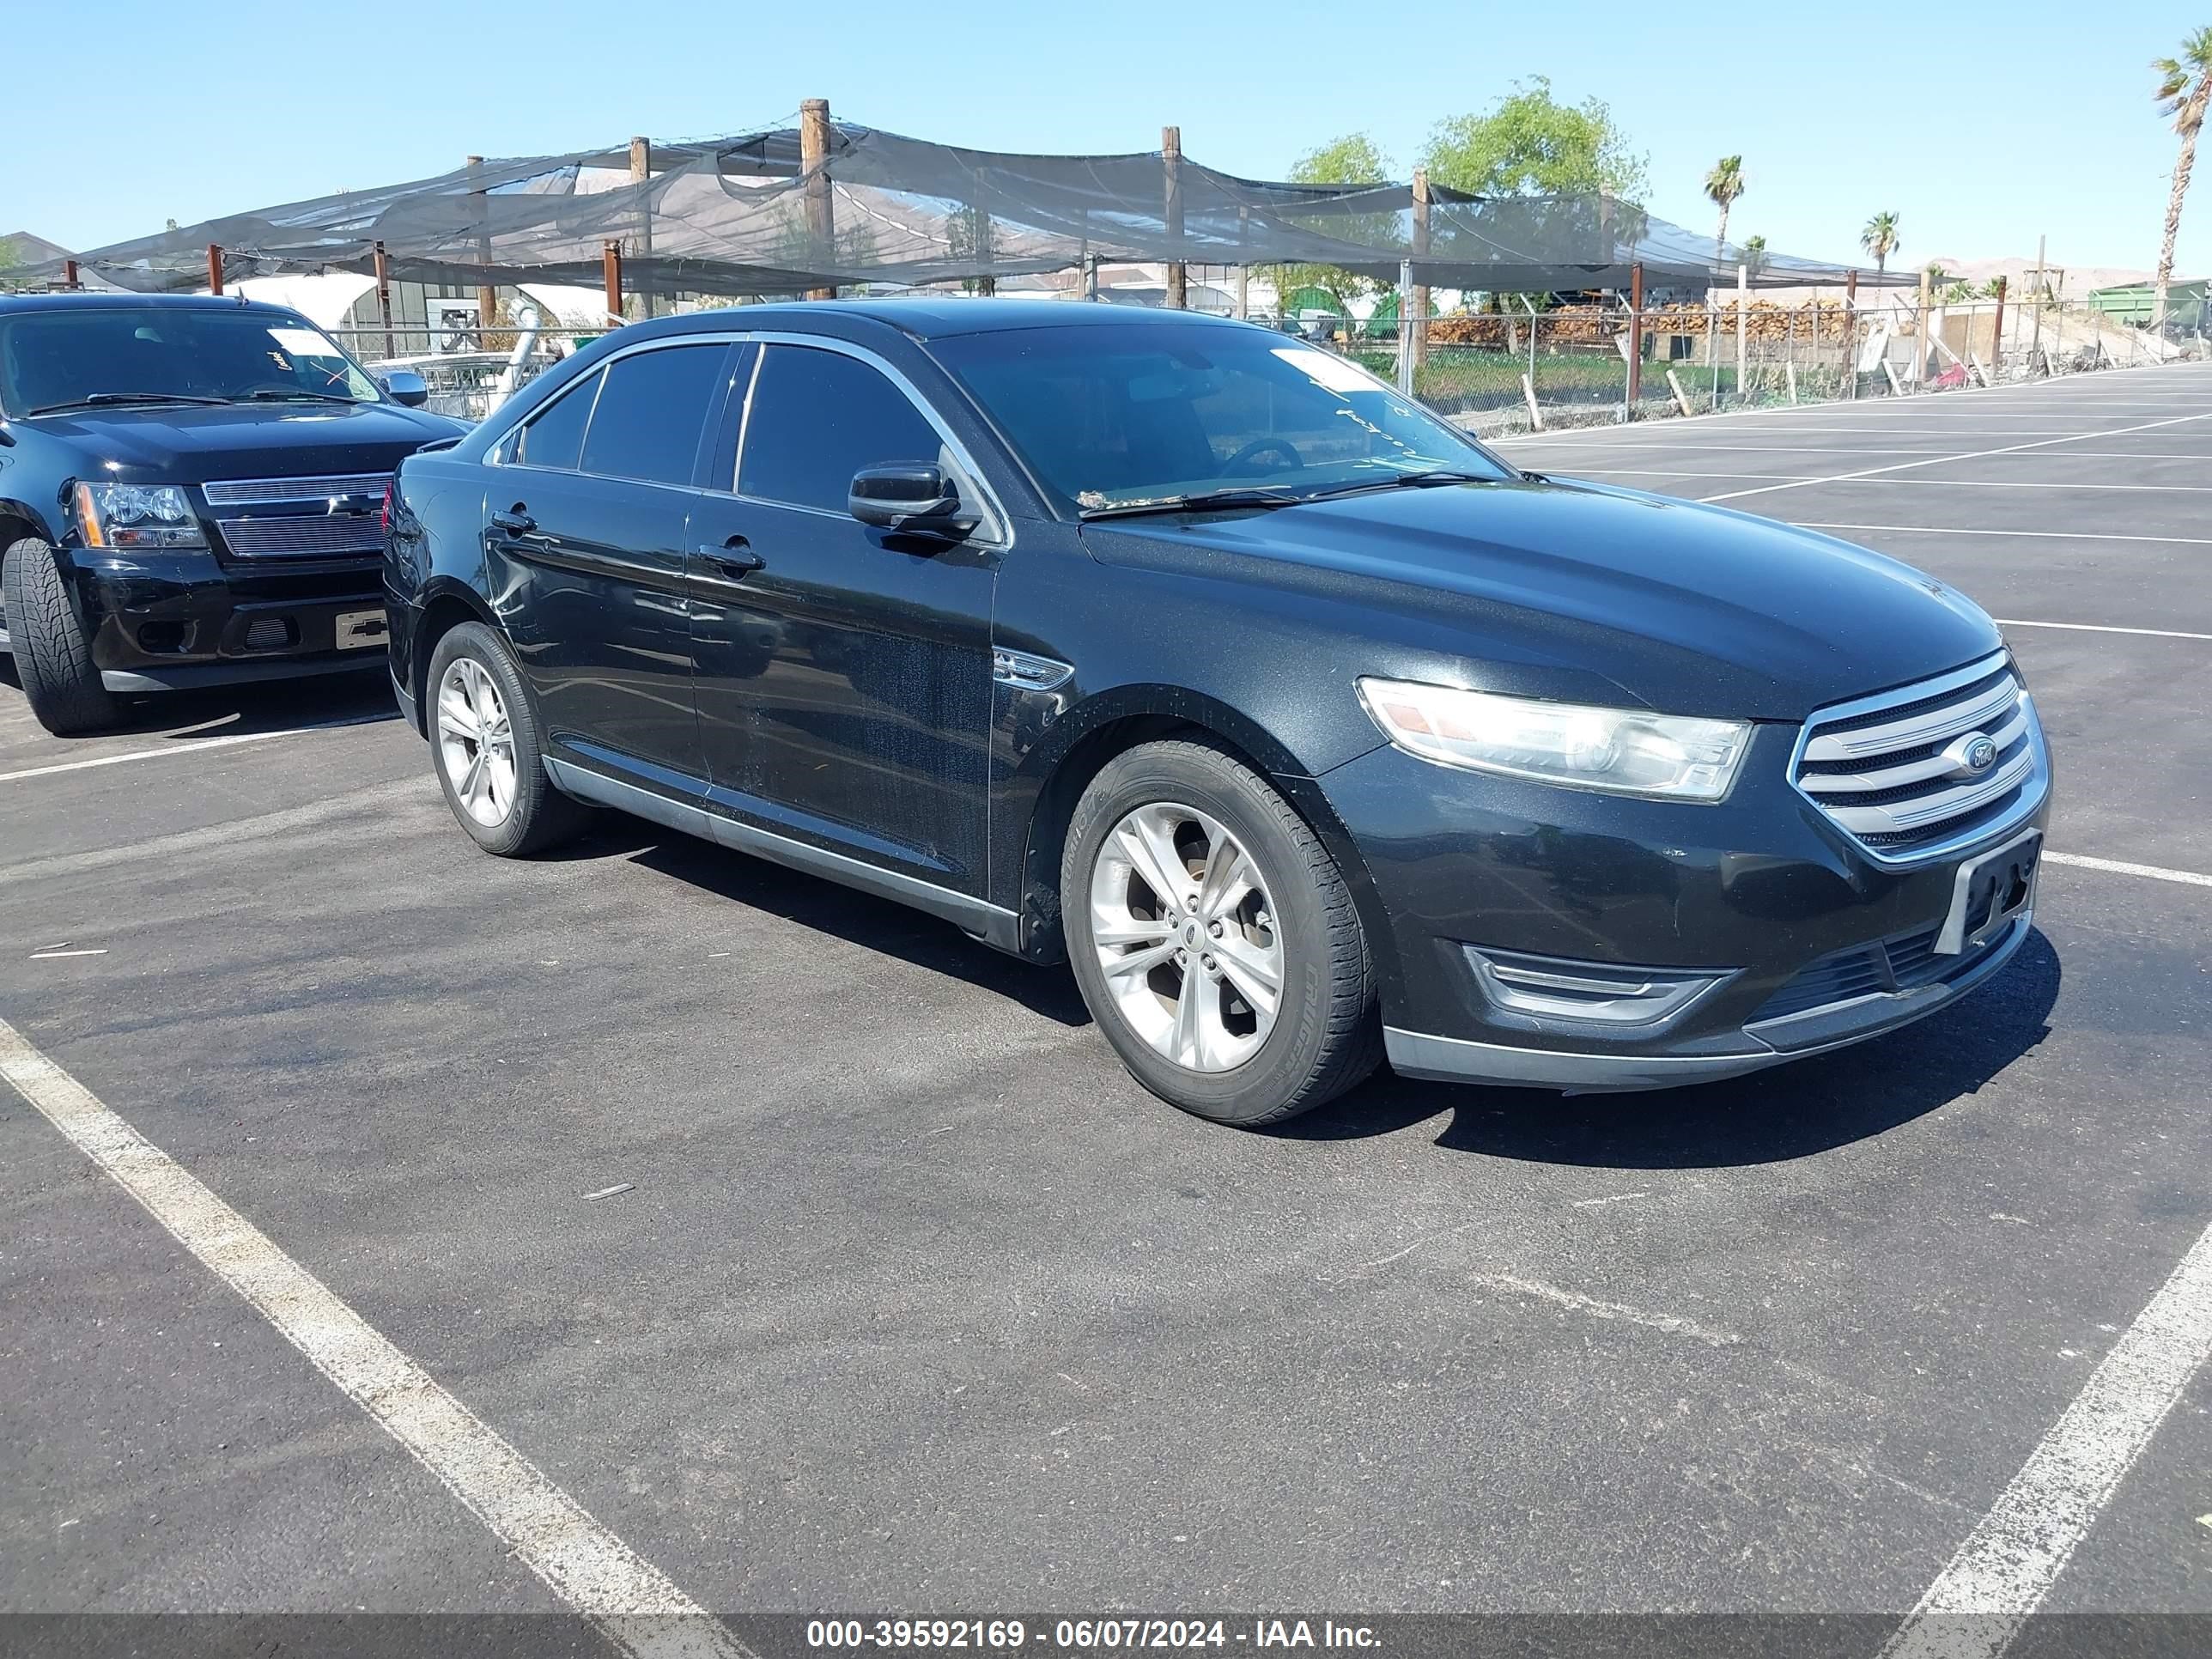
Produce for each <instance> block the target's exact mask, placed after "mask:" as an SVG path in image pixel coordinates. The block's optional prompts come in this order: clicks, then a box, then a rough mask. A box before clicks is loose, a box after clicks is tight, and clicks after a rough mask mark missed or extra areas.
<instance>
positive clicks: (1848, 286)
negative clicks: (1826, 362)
mask: <svg viewBox="0 0 2212 1659" xmlns="http://www.w3.org/2000/svg"><path fill="white" fill-rule="evenodd" d="M1816 320H1817V319H1816ZM1844 386H1846V387H1847V388H1849V389H1848V390H1847V391H1846V392H1844V396H1845V397H1847V398H1856V397H1857V396H1858V395H1859V274H1858V272H1857V271H1856V270H1847V271H1845V272H1844Z"/></svg>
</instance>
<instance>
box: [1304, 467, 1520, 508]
mask: <svg viewBox="0 0 2212 1659" xmlns="http://www.w3.org/2000/svg"><path fill="white" fill-rule="evenodd" d="M1498 482H1499V480H1498V478H1496V477H1493V476H1492V475H1491V474H1489V473H1487V472H1461V471H1457V470H1455V469H1454V468H1452V467H1448V466H1434V467H1430V468H1429V469H1427V470H1426V471H1421V472H1396V473H1393V474H1391V476H1390V477H1387V478H1354V479H1352V480H1351V481H1350V482H1348V483H1340V484H1332V485H1330V486H1329V487H1328V488H1327V489H1316V490H1315V491H1313V492H1312V493H1311V494H1310V495H1307V496H1306V498H1305V499H1306V500H1308V501H1326V500H1328V498H1329V497H1330V496H1332V495H1357V494H1358V493H1359V492H1360V491H1361V490H1364V489H1429V488H1431V487H1432V486H1434V485H1437V484H1457V483H1498Z"/></svg>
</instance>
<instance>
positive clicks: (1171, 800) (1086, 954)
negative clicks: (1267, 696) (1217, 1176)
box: [1060, 742, 1381, 1127]
mask: <svg viewBox="0 0 2212 1659" xmlns="http://www.w3.org/2000/svg"><path fill="white" fill-rule="evenodd" d="M1060 881H1061V885H1060V902H1061V911H1062V915H1064V917H1065V919H1066V931H1067V948H1068V956H1069V957H1070V959H1071V960H1072V961H1073V964H1074V968H1075V977H1076V981H1077V983H1078V984H1079V986H1080V987H1082V991H1083V999H1084V1001H1085V1003H1086V1004H1087V1005H1088V1006H1089V1007H1090V1009H1091V1014H1092V1016H1093V1018H1096V1019H1097V1022H1098V1024H1099V1028H1100V1030H1103V1032H1104V1033H1105V1035H1106V1039H1107V1041H1108V1042H1111V1043H1112V1044H1113V1045H1114V1048H1115V1052H1116V1053H1118V1054H1120V1055H1121V1059H1122V1061H1123V1062H1124V1063H1125V1064H1126V1065H1127V1066H1128V1068H1129V1070H1130V1071H1131V1072H1132V1073H1134V1074H1135V1076H1136V1078H1137V1080H1138V1081H1139V1082H1140V1083H1142V1084H1143V1085H1145V1086H1146V1088H1148V1089H1150V1090H1151V1091H1152V1092H1153V1093H1154V1094H1156V1095H1158V1096H1159V1097H1161V1098H1162V1099H1164V1100H1166V1101H1168V1102H1170V1103H1172V1104H1174V1105H1176V1106H1180V1107H1182V1109H1184V1110H1185V1111H1188V1112H1194V1113H1196V1114H1198V1115H1200V1116H1201V1117H1208V1118H1212V1119H1214V1120H1215V1121H1218V1122H1223V1123H1234V1124H1239V1125H1243V1126H1245V1127H1259V1126H1261V1125H1264V1124H1268V1123H1275V1122H1279V1121H1281V1120H1283V1119H1285V1118H1287V1117H1291V1116H1293V1115H1296V1114H1297V1113H1299V1112H1303V1111H1306V1110H1309V1109H1311V1108H1313V1107H1316V1106H1318V1105H1320V1104H1322V1103H1323V1102H1324V1101H1327V1100H1329V1099H1332V1098H1333V1097H1335V1096H1337V1095H1339V1094H1341V1093H1342V1092H1343V1091H1345V1090H1346V1089H1349V1088H1351V1087H1352V1085H1354V1084H1356V1083H1358V1081H1359V1080H1360V1079H1363V1078H1364V1077H1365V1076H1366V1075H1367V1074H1368V1073H1370V1072H1371V1071H1373V1070H1374V1069H1375V1066H1376V1064H1377V1062H1378V1061H1379V1060H1380V1059H1381V1042H1380V1039H1381V1031H1380V1027H1379V1023H1378V1020H1377V1018H1376V1007H1375V981H1374V972H1373V969H1372V967H1371V964H1370V959H1369V957H1368V952H1367V946H1366V941H1365V939H1364V936H1363V935H1362V933H1361V931H1360V927H1359V918H1358V915H1357V914H1356V913H1355V911H1354V909H1353V908H1352V895H1351V892H1350V890H1349V889H1348V888H1347V887H1346V884H1345V881H1344V877H1343V874H1342V872H1340V871H1339V870H1338V869H1337V867H1336V862H1335V860H1334V859H1332V858H1331V857H1330V856H1329V854H1328V848H1325V847H1323V846H1322V843H1321V841H1320V839H1319V837H1317V836H1316V835H1315V834H1314V833H1313V831H1312V830H1311V829H1310V828H1309V827H1308V826H1307V825H1306V823H1305V822H1304V820H1303V819H1301V818H1300V817H1298V815H1297V813H1296V812H1294V811H1291V808H1290V806H1289V805H1288V804H1287V803H1285V801H1284V799H1283V798H1282V797H1281V796H1280V795H1279V794H1277V793H1275V792H1274V791H1273V789H1272V788H1270V787H1268V786H1267V783H1266V782H1265V781H1263V780H1262V779H1261V777H1260V776H1259V775H1258V774H1256V773H1255V772H1254V771H1252V770H1251V769H1249V767H1246V766H1244V765H1243V764H1241V763H1239V762H1237V761H1236V760H1235V759H1233V758H1231V757H1229V756H1227V755H1225V754H1223V753H1222V752H1221V751H1220V750H1217V749H1212V748H1210V747H1207V746H1206V745H1205V744H1198V743H1188V742H1166V743H1150V744H1143V745H1142V746H1140V747H1139V748H1135V749H1132V750H1129V751H1128V752H1127V753H1126V754H1123V755H1121V756H1118V757H1115V759H1113V760H1111V761H1109V762H1108V763H1107V764H1106V765H1105V767H1104V768H1103V769H1102V770H1101V771H1100V772H1099V774H1098V775H1097V777H1096V778H1095V779H1093V780H1092V781H1091V787H1089V788H1088V789H1087V790H1085V792H1084V795H1083V799H1081V800H1080V801H1079V803H1078V804H1077V805H1076V809H1075V815H1074V817H1073V821H1072V823H1070V824H1069V827H1068V837H1067V850H1066V857H1065V859H1064V860H1063V861H1062V866H1061V872H1060Z"/></svg>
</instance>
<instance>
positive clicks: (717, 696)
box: [691, 343, 1004, 895]
mask: <svg viewBox="0 0 2212 1659" xmlns="http://www.w3.org/2000/svg"><path fill="white" fill-rule="evenodd" d="M744 408H745V414H744V421H743V429H742V434H741V435H738V436H735V437H733V438H732V442H735V443H738V444H741V446H742V448H741V452H740V453H739V454H738V458H737V467H736V475H737V477H736V482H737V493H736V494H735V495H729V494H726V493H716V492H713V491H708V492H702V495H701V497H700V500H699V504H698V506H697V507H696V508H695V509H694V512H693V513H692V520H691V542H692V544H693V549H694V553H693V556H694V561H695V562H694V576H695V580H694V582H693V584H692V586H691V594H692V605H691V633H692V648H693V651H694V653H695V654H696V659H697V662H698V670H699V678H698V682H697V706H698V709H699V724H700V741H701V744H702V748H703V749H704V751H705V758H706V764H707V771H708V777H709V779H710V780H711V781H712V782H713V783H714V794H715V799H717V800H718V801H719V802H720V804H721V805H724V806H725V807H726V808H728V809H729V810H731V811H736V812H738V813H740V814H741V815H743V816H744V817H748V818H750V819H751V820H752V821H754V822H755V823H758V824H760V825H761V826H762V827H763V828H765V829H772V830H775V831H776V832H777V833H779V834H783V835H795V836H799V838H801V839H804V840H805V841H808V842H813V843H814V844H816V845H817V846H823V847H827V848H830V849H832V850H834V851H836V852H840V853H843V854H847V855H848V856H852V857H858V858H861V859H864V860H867V861H869V862H871V863H873V864H877V865H879V866H885V867H889V868H892V869H896V870H897V871H899V872H902V873H904V874H908V875H912V876H915V877H919V878H921V879H923V880H926V881H929V882H931V883H933V884H937V885H939V886H943V887H947V888H951V889H952V890H955V891H957V892H962V893H966V894H970V895H981V893H982V892H983V890H984V867H983V865H984V844H985V843H984V831H985V818H986V804H987V795H988V786H989V726H990V718H991V598H992V589H993V585H994V580H995V579H996V575H997V571H998V562H999V556H1000V549H1001V547H1002V539H1001V538H1002V537H1003V533H1004V532H1003V526H998V525H996V524H994V523H992V522H990V521H988V520H987V522H986V523H985V525H984V526H982V527H981V529H980V530H979V531H978V532H976V534H975V536H974V537H972V538H969V540H968V541H965V542H963V543H960V544H955V545H951V546H946V545H945V544H942V543H932V542H927V541H924V540H921V539H920V538H912V537H901V536H896V535H893V534H891V533H890V532H886V531H882V530H877V529H873V528H871V527H870V526H866V525H863V524H861V523H860V522H859V521H858V520H855V519H854V518H853V517H852V516H851V515H850V514H849V513H848V512H847V511H846V509H845V503H846V495H847V492H848V489H849V487H850V485H851V483H852V480H853V475H854V473H855V472H856V471H860V469H861V468H862V467H867V466H878V465H890V464H893V463H896V462H901V461H906V462H914V461H921V462H936V463H938V464H939V465H945V466H947V467H948V468H952V467H954V465H955V462H954V457H953V453H952V446H951V444H950V442H949V441H947V440H946V438H945V435H943V434H942V433H941V432H940V431H939V428H937V426H935V425H934V424H933V422H931V420H930V419H929V418H928V416H926V415H925V414H924V413H923V412H922V410H921V408H920V407H919V405H918V404H917V402H916V401H915V398H912V397H910V396H909V394H908V392H907V391H906V390H905V389H904V387H903V386H901V385H900V384H899V383H897V382H896V381H895V380H892V379H891V378H890V376H889V375H888V374H885V373H884V370H883V369H882V368H878V366H877V365H875V364H874V363H872V362H868V361H866V359H864V358H862V357H860V356H854V355H850V354H848V353H846V352H841V351H837V350H833V349H829V345H828V344H827V343H824V344H823V345H821V346H804V345H794V344H784V343H769V344H767V345H764V346H763V347H762V348H760V351H759V356H758V359H757V364H756V367H755V368H754V374H753V380H752V382H751V386H750V398H749V399H747V400H746V402H745V404H744ZM963 482H965V483H966V484H967V487H968V488H969V489H973V488H974V484H973V482H972V480H963ZM963 493H964V492H963Z"/></svg>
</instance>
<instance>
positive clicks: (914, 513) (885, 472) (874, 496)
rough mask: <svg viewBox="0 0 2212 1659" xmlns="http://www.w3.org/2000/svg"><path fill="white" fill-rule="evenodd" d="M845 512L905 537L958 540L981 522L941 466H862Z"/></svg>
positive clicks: (914, 464) (979, 514) (855, 477)
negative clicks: (961, 498)
mask: <svg viewBox="0 0 2212 1659" xmlns="http://www.w3.org/2000/svg"><path fill="white" fill-rule="evenodd" d="M845 510H846V511H847V512H848V513H851V514H852V515H853V516H854V518H856V519H858V520H860V522H861V523H862V524H872V525H874V526H876V527H877V528H878V529H879V530H890V531H894V532H897V533H898V534H901V535H906V536H935V537H939V538H942V539H944V540H945V541H957V540H959V539H960V538H961V537H963V536H964V535H966V534H967V533H968V532H969V531H971V530H973V529H974V528H975V526H977V525H978V524H980V523H981V522H982V515H981V513H976V512H975V511H974V510H973V509H972V508H970V507H966V506H963V504H962V502H961V500H960V492H959V490H958V489H956V488H954V486H953V483H952V480H951V479H950V478H948V477H945V470H944V469H943V468H942V467H939V466H934V465H923V464H921V463H920V462H901V463H899V464H898V465H894V466H869V467H863V468H861V469H860V471H858V472H855V473H854V475H853V488H852V489H851V491H850V492H849V493H848V495H846V497H845Z"/></svg>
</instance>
